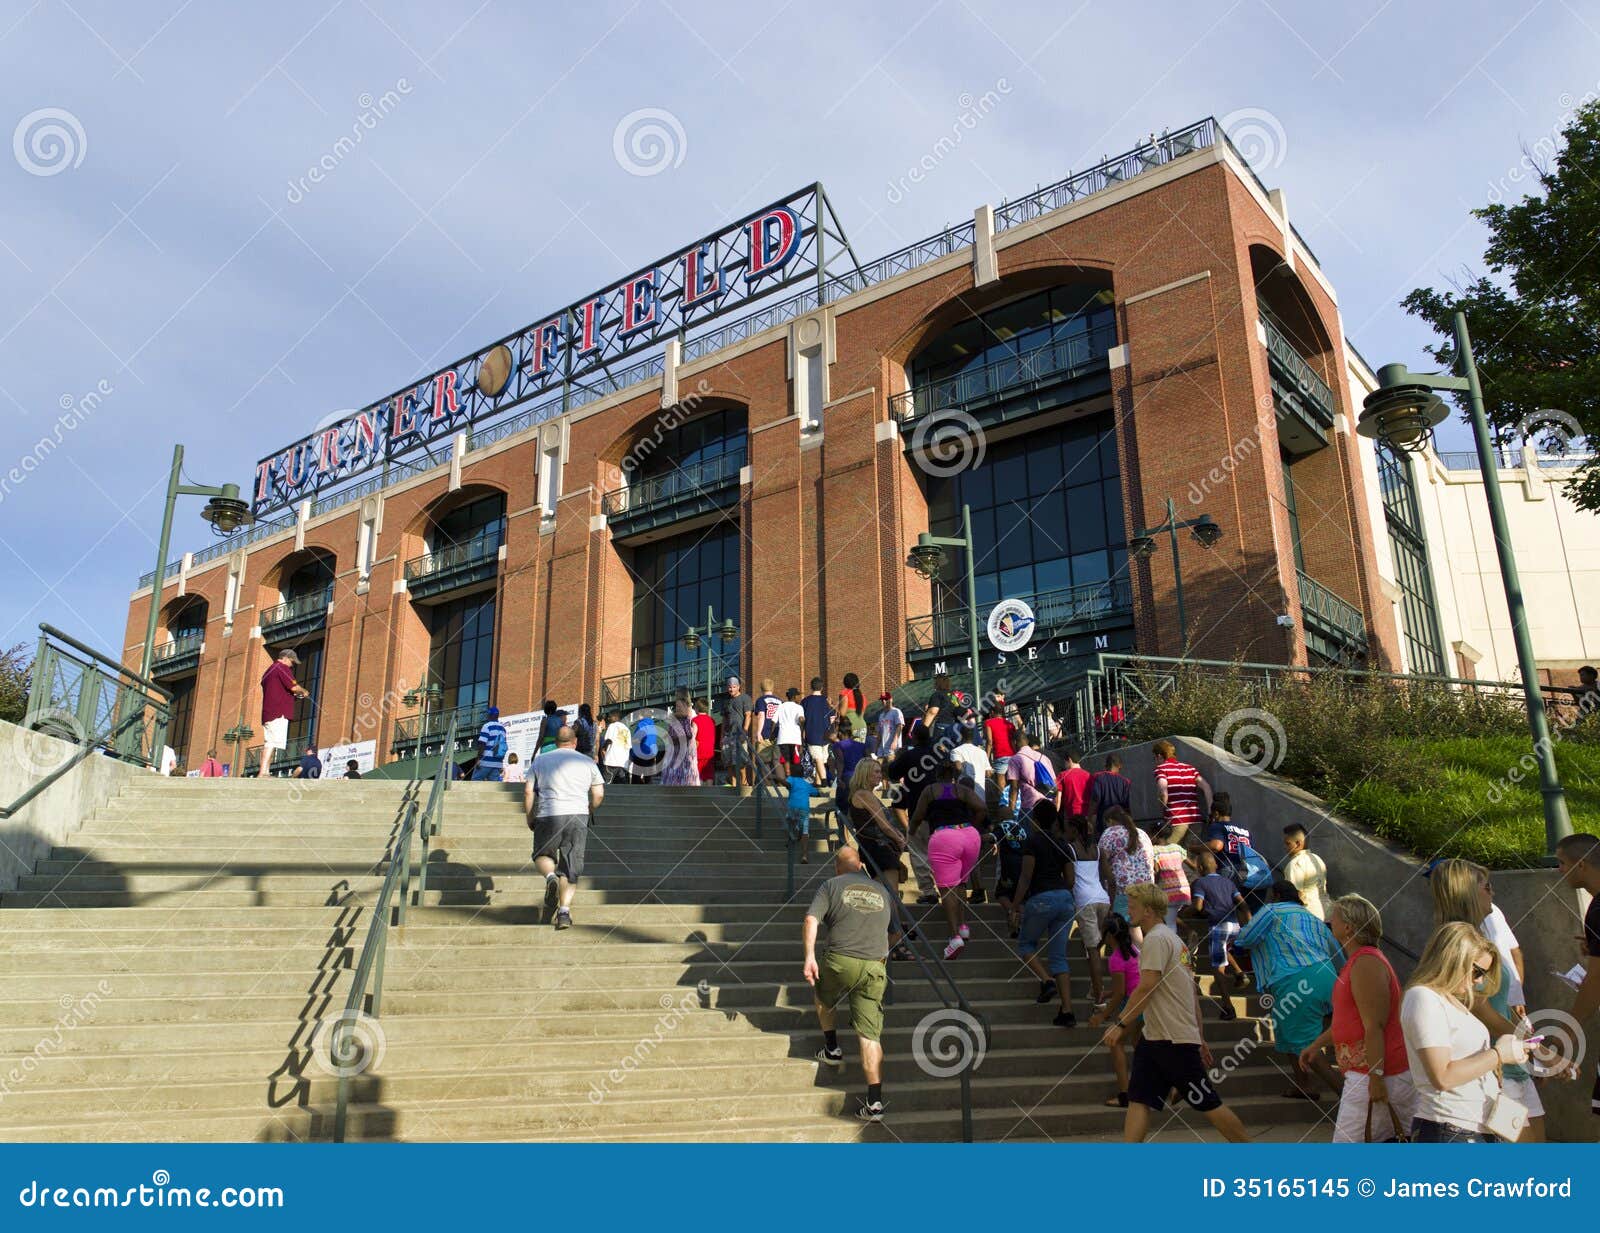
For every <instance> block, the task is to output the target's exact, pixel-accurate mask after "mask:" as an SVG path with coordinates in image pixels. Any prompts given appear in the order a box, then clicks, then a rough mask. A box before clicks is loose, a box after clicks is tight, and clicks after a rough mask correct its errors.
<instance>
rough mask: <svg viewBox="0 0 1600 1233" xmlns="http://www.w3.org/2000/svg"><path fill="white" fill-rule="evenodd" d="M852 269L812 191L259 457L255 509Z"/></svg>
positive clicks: (841, 237) (827, 210)
mask: <svg viewBox="0 0 1600 1233" xmlns="http://www.w3.org/2000/svg"><path fill="white" fill-rule="evenodd" d="M846 264H847V265H848V266H849V267H851V268H853V269H855V270H859V269H860V263H859V261H857V260H856V256H855V253H854V251H853V250H852V249H851V247H850V242H849V240H848V239H847V238H846V237H845V234H844V229H843V228H842V227H841V226H840V225H839V221H838V217H837V216H836V215H835V213H834V210H833V206H832V204H831V203H830V202H829V200H828V196H827V194H826V193H825V192H824V191H823V188H822V185H821V184H820V183H816V184H811V185H808V186H806V187H805V188H803V189H800V190H799V191H797V192H795V193H792V194H790V195H789V196H788V197H785V198H783V199H781V200H779V201H775V202H773V203H772V204H770V205H768V206H766V207H764V208H763V209H760V210H757V211H755V212H753V213H751V214H748V215H746V216H745V217H743V218H741V219H739V220H738V221H737V222H734V223H731V224H729V225H727V226H725V227H723V228H721V229H720V230H718V231H715V232H712V233H711V234H709V235H706V236H703V237H702V238H700V239H699V240H697V241H695V242H694V243H692V244H689V245H687V246H686V247H684V248H681V249H679V250H677V251H676V252H674V253H672V254H671V255H669V256H667V257H665V258H663V259H662V260H660V261H657V262H653V263H651V264H650V265H647V266H644V267H642V268H641V269H639V270H637V271H635V272H634V273H633V274H630V275H629V276H628V277H626V278H623V279H621V280H619V281H617V282H615V283H612V284H611V285H610V286H608V287H606V288H605V289H604V290H603V291H600V292H598V293H596V294H594V295H591V296H588V297H585V298H584V299H582V300H579V301H577V302H576V303H574V304H570V305H568V306H567V307H565V308H563V309H560V310H559V311H557V312H555V313H551V314H548V315H546V316H544V317H542V318H540V319H539V320H538V321H536V322H534V323H533V324H531V325H528V326H526V327H524V328H523V329H521V330H518V331H517V332H516V333H514V334H509V335H507V336H506V337H504V338H501V339H498V340H496V341H495V342H492V343H490V344H489V345H488V346H486V347H483V348H482V349H480V350H478V351H476V352H474V353H473V354H471V355H468V356H464V357H463V358H462V359H460V360H457V361H456V362H454V363H453V364H449V365H447V366H445V367H444V368H441V369H439V370H438V371H436V372H433V373H430V374H429V375H428V376H426V377H423V378H422V379H421V380H419V381H415V382H413V383H411V384H410V385H407V386H404V387H403V388H401V389H399V390H396V391H394V392H393V393H391V394H389V395H388V396H387V397H385V398H382V399H379V400H378V401H377V402H375V403H372V404H370V405H368V406H366V407H364V408H362V409H361V410H359V411H357V412H355V413H354V414H353V415H350V416H347V417H346V418H345V419H343V420H340V421H339V422H338V423H336V424H333V425H331V426H328V427H325V428H321V429H319V430H318V431H316V432H315V433H313V434H311V435H309V436H306V437H302V438H301V439H300V440H298V441H296V442H294V443H293V444H292V445H290V446H288V447H287V448H286V449H282V450H279V451H276V452H275V453H273V454H270V455H268V456H267V457H265V458H263V459H261V460H260V461H259V462H258V463H257V464H256V480H255V485H254V491H253V494H252V502H251V508H252V511H253V512H254V513H255V514H256V515H257V516H260V515H264V514H269V513H272V512H273V511H275V510H279V509H283V508H285V507H286V506H289V505H291V504H293V503H294V502H296V501H299V500H303V499H305V498H306V497H309V496H312V495H314V494H315V493H317V492H319V491H321V490H322V489H324V488H327V487H330V486H332V485H334V484H337V483H341V482H343V481H345V480H348V479H350V478H351V477H352V476H355V475H358V474H361V473H362V472H365V471H368V470H371V469H372V468H374V467H378V466H387V465H388V464H389V463H390V462H391V461H393V460H394V459H397V458H401V457H403V456H405V455H408V454H411V453H414V452H416V451H419V450H420V451H428V447H429V444H430V443H431V442H434V441H437V440H440V439H442V438H448V437H449V436H451V435H453V434H454V433H456V432H457V431H459V430H460V429H462V428H463V427H465V426H467V425H471V424H477V423H480V422H482V421H484V420H487V419H491V418H493V417H496V416H499V415H502V414H504V413H505V412H507V411H510V410H512V409H513V408H515V407H518V406H521V405H522V404H524V403H526V402H528V401H529V400H530V399H534V398H537V397H539V396H541V395H544V394H547V393H551V392H552V391H555V390H560V392H561V395H562V405H563V408H565V406H566V404H567V400H568V398H569V397H570V395H571V393H572V391H573V390H581V389H583V388H585V382H584V380H583V378H585V377H590V378H594V379H597V380H599V381H604V380H605V379H606V378H608V377H610V376H612V365H614V364H615V363H617V361H619V360H622V359H624V358H626V357H628V356H632V355H636V354H638V353H639V352H641V351H645V350H647V349H649V348H652V347H656V346H660V345H662V344H664V343H665V342H666V341H667V340H668V339H670V338H674V337H675V338H678V339H680V340H687V338H688V337H689V335H690V332H691V331H692V330H694V329H695V328H696V327H698V326H700V325H703V324H704V323H706V322H709V321H711V320H714V319H715V318H717V317H719V316H722V315H723V314H725V313H728V312H730V311H733V310H734V309H736V308H740V307H743V306H745V305H747V304H749V303H751V302H752V301H755V300H758V299H761V298H763V297H765V296H767V295H770V294H772V293H773V292H775V291H779V290H782V289H783V288H786V287H790V286H793V285H794V284H795V283H797V282H801V281H803V280H805V279H806V278H807V277H814V278H815V279H816V281H817V285H818V288H819V291H820V289H821V288H822V287H823V286H824V285H825V284H826V283H827V282H828V280H829V279H830V278H834V277H837V272H836V270H835V268H834V267H836V266H843V265H846ZM430 456H431V451H430Z"/></svg>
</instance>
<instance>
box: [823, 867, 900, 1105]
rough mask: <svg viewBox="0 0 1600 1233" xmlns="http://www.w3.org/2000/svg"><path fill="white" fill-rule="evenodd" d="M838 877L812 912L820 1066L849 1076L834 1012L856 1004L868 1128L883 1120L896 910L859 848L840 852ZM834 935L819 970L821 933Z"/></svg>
mask: <svg viewBox="0 0 1600 1233" xmlns="http://www.w3.org/2000/svg"><path fill="white" fill-rule="evenodd" d="M833 868H834V871H835V872H836V873H837V875H838V876H837V877H832V878H829V879H828V880H827V881H826V882H824V883H823V884H822V885H821V886H820V887H818V888H817V893H816V896H815V897H814V898H813V899H812V900H811V906H810V907H809V908H807V909H806V920H805V928H804V933H803V936H804V941H805V948H806V961H805V968H804V972H805V978H806V980H807V982H808V983H810V984H811V985H812V986H813V987H814V995H813V996H814V997H815V999H816V1004H817V1023H818V1024H819V1025H820V1026H821V1028H822V1039H823V1045H822V1049H821V1050H820V1051H819V1052H818V1053H817V1061H819V1062H821V1063H822V1064H823V1065H824V1066H832V1067H833V1068H834V1069H836V1070H837V1069H841V1068H842V1067H843V1066H844V1050H843V1049H841V1048H840V1047H839V1034H838V1032H837V1031H836V1030H835V1027H834V1022H835V1017H834V1012H835V1009H836V1008H837V1006H838V1005H839V1003H840V1002H842V1001H844V1000H845V999H846V998H848V999H849V1001H850V1026H851V1027H853V1028H855V1032H856V1039H857V1040H859V1041H860V1042H861V1069H862V1071H863V1072H865V1074H866V1079H867V1098H866V1100H865V1101H864V1102H863V1103H862V1106H861V1109H860V1111H859V1112H858V1114H857V1116H858V1117H860V1118H861V1120H862V1121H864V1122H881V1121H882V1120H883V1045H882V1044H881V1043H880V1042H881V1039H882V1036H883V991H884V987H885V985H886V984H887V981H888V974H887V973H886V972H885V971H884V967H883V957H884V956H885V955H886V954H888V952H889V926H890V924H891V923H892V921H893V919H894V906H893V904H892V903H891V902H890V900H889V892H888V890H887V889H886V888H885V887H884V885H883V883H881V882H879V881H876V880H875V879H873V878H870V877H868V876H867V875H866V874H865V873H864V872H862V869H861V857H860V855H859V854H858V853H857V852H856V850H855V849H854V848H840V849H839V851H838V852H837V853H836V854H835V856H834V858H833ZM819 924H823V925H827V927H828V951H827V954H825V955H824V956H823V958H822V962H821V963H818V962H817V926H818V925H819Z"/></svg>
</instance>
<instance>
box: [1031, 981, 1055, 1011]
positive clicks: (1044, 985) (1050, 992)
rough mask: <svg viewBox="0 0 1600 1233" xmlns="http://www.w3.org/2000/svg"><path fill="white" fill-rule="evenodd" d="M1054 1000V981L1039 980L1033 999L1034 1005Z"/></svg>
mask: <svg viewBox="0 0 1600 1233" xmlns="http://www.w3.org/2000/svg"><path fill="white" fill-rule="evenodd" d="M1055 1000H1056V982H1055V981H1053V980H1041V981H1040V982H1039V993H1038V996H1037V997H1035V998H1034V999H1033V1002H1034V1005H1035V1006H1043V1005H1044V1004H1045V1003H1046V1002H1053V1001H1055Z"/></svg>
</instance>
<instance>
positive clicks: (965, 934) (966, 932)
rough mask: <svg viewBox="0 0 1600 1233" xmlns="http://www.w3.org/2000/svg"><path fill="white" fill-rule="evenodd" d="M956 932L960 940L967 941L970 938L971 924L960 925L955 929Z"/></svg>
mask: <svg viewBox="0 0 1600 1233" xmlns="http://www.w3.org/2000/svg"><path fill="white" fill-rule="evenodd" d="M956 932H957V933H959V934H960V935H961V940H962V941H963V942H966V941H969V940H970V939H971V938H972V926H971V925H962V926H961V928H960V929H958V930H956Z"/></svg>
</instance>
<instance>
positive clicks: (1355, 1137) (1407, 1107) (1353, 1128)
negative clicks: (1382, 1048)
mask: <svg viewBox="0 0 1600 1233" xmlns="http://www.w3.org/2000/svg"><path fill="white" fill-rule="evenodd" d="M1383 1088H1384V1091H1386V1092H1387V1093H1388V1094H1389V1104H1390V1105H1391V1106H1392V1107H1393V1108H1394V1112H1395V1116H1396V1117H1398V1118H1399V1119H1400V1125H1401V1126H1402V1127H1404V1128H1405V1130H1406V1133H1407V1134H1409V1133H1410V1132H1411V1117H1412V1113H1413V1112H1414V1111H1415V1109H1416V1107H1417V1089H1416V1088H1415V1087H1414V1086H1412V1083H1411V1074H1410V1072H1409V1071H1402V1072H1401V1073H1400V1074H1398V1075H1387V1076H1385V1077H1384V1080H1383ZM1393 1138H1394V1123H1393V1122H1391V1121H1390V1119H1389V1115H1388V1114H1387V1113H1385V1112H1384V1111H1383V1110H1382V1109H1374V1110H1373V1111H1372V1141H1373V1142H1374V1143H1385V1142H1388V1141H1389V1140H1391V1139H1393ZM1333 1141H1334V1142H1335V1143H1365V1142H1366V1141H1367V1076H1366V1075H1365V1074H1363V1073H1360V1072H1358V1071H1353V1070H1351V1071H1346V1072H1345V1076H1344V1091H1343V1092H1342V1093H1341V1095H1340V1096H1339V1116H1338V1120H1337V1121H1335V1122H1334V1124H1333Z"/></svg>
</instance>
